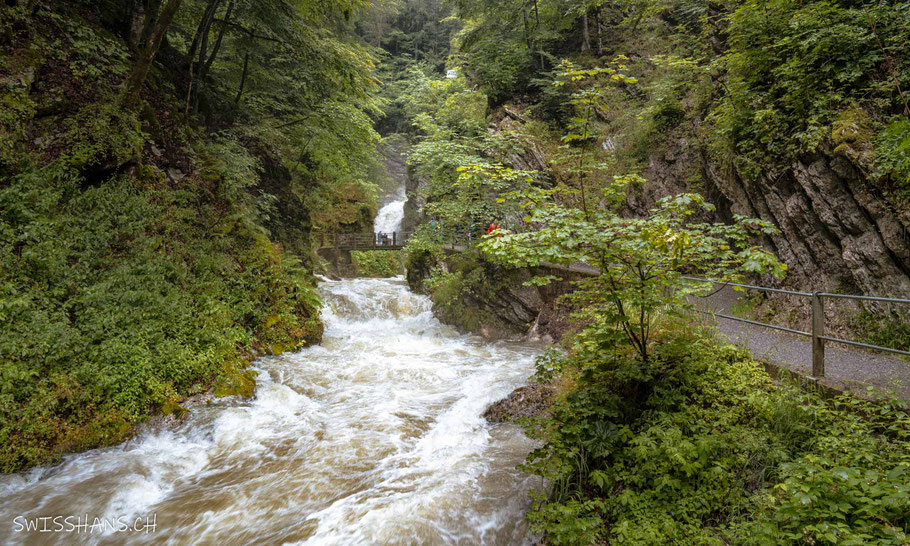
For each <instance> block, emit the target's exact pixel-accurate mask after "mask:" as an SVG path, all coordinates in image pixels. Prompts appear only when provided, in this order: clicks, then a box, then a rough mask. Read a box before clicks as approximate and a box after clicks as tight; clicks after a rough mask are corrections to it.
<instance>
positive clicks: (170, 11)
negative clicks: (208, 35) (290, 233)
mask: <svg viewBox="0 0 910 546" xmlns="http://www.w3.org/2000/svg"><path fill="white" fill-rule="evenodd" d="M181 2H182V0H167V4H165V6H164V9H162V10H161V13H160V14H158V17H155V18H153V17H152V16H151V13H146V18H147V19H148V20H147V24H146V27H147V30H146V31H143V36H147V39H146V40H145V42H144V43H143V44H140V47H141V49H140V50H139V53H138V54H137V56H136V62H135V63H133V70H132V71H131V72H130V75H129V78H128V79H127V80H126V87H125V88H124V91H123V96H122V98H121V105H122V106H123V108H124V109H126V110H132V109H135V108H136V107H137V106H138V105H139V95H140V94H141V93H142V86H143V85H145V80H146V78H147V77H148V74H149V70H151V68H152V63H153V62H154V61H155V55H157V54H158V49H159V48H160V47H161V42H162V41H163V40H164V35H165V34H166V33H167V27H168V26H169V25H170V24H171V20H172V19H173V18H174V14H175V13H177V9H178V8H180V4H181Z"/></svg>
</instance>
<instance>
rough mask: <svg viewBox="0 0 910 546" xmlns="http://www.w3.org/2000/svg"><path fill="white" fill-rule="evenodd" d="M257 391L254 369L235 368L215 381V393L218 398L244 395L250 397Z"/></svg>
mask: <svg viewBox="0 0 910 546" xmlns="http://www.w3.org/2000/svg"><path fill="white" fill-rule="evenodd" d="M255 392H256V377H255V375H254V374H253V371H252V370H249V369H245V370H234V372H233V373H231V374H227V375H224V376H222V377H220V378H219V379H218V380H217V381H216V382H215V388H214V393H215V396H216V397H218V398H225V397H227V396H242V397H243V398H249V397H251V396H253V394H254V393H255Z"/></svg>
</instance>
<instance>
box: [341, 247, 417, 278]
mask: <svg viewBox="0 0 910 546" xmlns="http://www.w3.org/2000/svg"><path fill="white" fill-rule="evenodd" d="M351 259H352V261H353V262H354V270H355V272H356V273H355V274H356V275H357V276H358V277H396V276H398V275H401V274H402V273H404V261H403V256H402V253H401V252H399V251H392V250H371V251H358V250H354V251H352V252H351Z"/></svg>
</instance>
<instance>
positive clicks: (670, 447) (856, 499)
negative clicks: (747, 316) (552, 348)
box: [524, 324, 910, 544]
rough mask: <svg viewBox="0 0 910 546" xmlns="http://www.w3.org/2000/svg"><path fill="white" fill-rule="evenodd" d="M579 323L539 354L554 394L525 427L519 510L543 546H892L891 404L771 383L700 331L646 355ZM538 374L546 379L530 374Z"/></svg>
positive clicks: (905, 524)
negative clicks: (524, 483)
mask: <svg viewBox="0 0 910 546" xmlns="http://www.w3.org/2000/svg"><path fill="white" fill-rule="evenodd" d="M611 339H612V338H611V337H610V336H607V335H605V330H604V328H603V327H602V326H600V325H597V324H594V325H591V326H589V327H588V328H587V329H585V330H584V331H583V332H582V333H581V334H580V335H579V336H578V337H577V338H576V340H575V344H574V348H573V351H571V352H570V353H569V355H568V356H565V357H561V358H557V361H556V362H554V361H553V360H554V357H553V356H552V355H550V356H549V357H548V358H549V360H548V362H547V363H546V365H545V366H541V369H542V370H545V373H546V374H547V375H553V374H554V370H555V371H556V372H557V373H558V374H559V377H560V379H559V382H560V384H561V385H562V391H563V395H562V396H561V397H560V399H559V401H558V402H557V403H556V405H555V407H554V409H553V411H552V414H551V415H550V416H549V417H547V418H545V419H543V420H539V421H536V422H534V423H531V424H529V426H528V431H529V432H530V433H531V434H532V435H534V436H535V437H537V438H539V439H541V440H543V442H544V445H543V446H542V447H541V448H539V449H537V450H536V451H534V452H533V453H532V454H531V455H530V456H529V458H528V461H527V464H526V465H525V466H524V468H525V470H527V471H529V472H531V473H533V474H536V475H538V476H541V477H542V478H545V479H546V481H547V482H548V483H550V484H552V488H551V489H550V490H549V491H538V492H537V496H536V504H535V508H534V509H533V510H532V511H530V512H529V513H528V518H529V520H530V522H531V526H532V529H533V530H534V532H536V533H540V534H542V535H544V536H545V539H546V541H547V542H548V543H551V544H592V543H609V544H871V543H875V544H906V543H907V540H908V537H907V532H908V529H910V501H908V493H910V472H908V470H910V457H908V455H907V453H908V450H907V448H908V437H910V418H908V415H907V407H906V405H904V404H902V403H898V402H889V401H878V402H871V401H864V400H860V399H857V398H854V397H852V396H849V395H844V396H841V397H839V398H835V399H823V398H821V397H820V396H819V395H817V394H816V393H814V392H807V391H805V390H801V389H800V388H799V387H798V386H796V385H793V384H790V383H789V382H788V381H786V380H784V381H781V382H780V383H775V382H772V381H771V378H770V377H769V376H768V375H767V373H766V372H765V371H764V369H763V368H762V367H761V366H760V365H759V364H758V363H756V362H755V361H754V360H752V359H751V358H750V357H749V355H748V354H746V353H745V352H743V351H742V350H739V349H736V348H734V347H732V346H729V345H722V344H717V343H716V342H714V341H712V340H711V339H710V337H709V336H707V335H705V333H703V332H692V331H686V330H684V329H682V328H679V329H675V330H673V331H670V332H664V333H663V334H662V339H661V340H660V342H659V343H658V345H657V347H658V348H657V351H656V356H655V358H653V359H652V360H651V361H649V362H648V363H644V364H643V363H640V362H637V361H636V360H635V359H633V358H632V353H631V352H630V351H628V350H625V349H624V348H622V347H617V346H616V345H615V344H614V343H613V342H612V341H610V340H611ZM544 379H546V378H544Z"/></svg>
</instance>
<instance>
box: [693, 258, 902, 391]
mask: <svg viewBox="0 0 910 546" xmlns="http://www.w3.org/2000/svg"><path fill="white" fill-rule="evenodd" d="M682 278H683V279H685V280H688V281H696V282H707V283H711V284H721V285H724V286H736V287H740V288H748V289H752V290H759V291H763V292H774V293H778V294H787V295H791V296H799V297H807V298H811V313H810V315H811V319H812V331H811V332H804V331H802V330H794V329H792V328H785V327H783V326H777V325H776V324H769V323H767V322H760V321H757V320H749V319H744V318H740V317H734V316H731V315H726V314H723V313H713V312H709V311H699V312H700V313H702V314H705V315H713V316H715V317H720V318H723V319H727V320H734V321H737V322H745V323H747V324H754V325H756V326H762V327H764V328H771V329H774V330H782V331H784V332H790V333H792V334H798V335H801V336H806V337H810V338H812V376H813V377H816V378H820V377H824V376H825V342H826V341H827V342H831V343H842V344H844V345H851V346H854V347H862V348H863V349H872V350H875V351H884V352H888V353H894V354H899V355H903V356H910V351H902V350H900V349H893V348H891V347H882V346H880V345H872V344H869V343H862V342H859V341H853V340H850V339H841V338H837V337H830V336H826V335H825V304H824V301H825V298H834V299H851V300H861V301H881V302H887V303H902V304H910V299H903V298H886V297H880V296H855V295H851V294H833V293H830V292H815V293H809V292H797V291H794V290H782V289H780V288H769V287H767V286H756V285H751V284H740V283H734V282H718V281H712V280H710V279H703V278H701V277H687V276H683V277H682ZM700 297H708V296H700Z"/></svg>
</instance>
